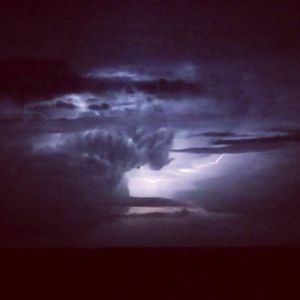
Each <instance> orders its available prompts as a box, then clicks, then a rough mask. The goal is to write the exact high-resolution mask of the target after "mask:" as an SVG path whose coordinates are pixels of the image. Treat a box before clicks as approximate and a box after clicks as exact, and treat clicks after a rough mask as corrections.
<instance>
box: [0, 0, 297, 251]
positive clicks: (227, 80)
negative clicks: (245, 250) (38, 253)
mask: <svg viewBox="0 0 300 300" xmlns="http://www.w3.org/2000/svg"><path fill="white" fill-rule="evenodd" d="M277 2H278V3H277ZM277 2H275V1H253V0H252V1H247V0H244V1H231V2H229V1H226V3H225V1H224V2H222V1H194V2H192V1H179V0H176V1H88V0H86V1H22V2H21V1H2V2H1V10H0V40H1V43H0V137H1V145H0V162H1V169H0V220H1V222H0V236H1V239H0V247H21V248H23V247H87V248H90V247H108V246H113V247H123V246H126V247H127V246H138V247H148V246H149V247H150V246H151V247H164V246H175V247H186V246H196V247H201V246H286V245H288V246H291V245H292V246H295V245H297V246H299V245H300V219H299V214H300V156H299V154H300V119H299V113H300V76H299V72H300V55H299V53H300V39H299V29H300V18H299V15H300V10H299V9H300V6H299V5H297V4H296V1H293V2H292V1H277Z"/></svg>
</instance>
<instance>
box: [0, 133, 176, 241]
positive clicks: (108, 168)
mask: <svg viewBox="0 0 300 300" xmlns="http://www.w3.org/2000/svg"><path fill="white" fill-rule="evenodd" d="M172 137H173V135H172V134H170V133H169V131H168V130H166V129H160V130H158V131H157V132H149V131H146V132H141V131H140V132H138V133H137V135H136V136H135V139H134V140H132V139H130V137H129V136H127V135H126V133H123V134H120V133H117V132H115V133H114V132H112V131H107V130H104V129H102V130H96V131H95V130H94V131H88V132H83V133H82V132H81V133H77V134H70V135H66V136H65V135H59V136H57V135H55V136H48V135H47V136H45V138H44V139H42V138H41V137H39V136H37V137H36V138H32V140H31V143H33V148H32V147H30V140H28V138H27V139H25V141H24V143H20V141H21V140H20V139H19V138H18V139H17V141H18V143H13V138H12V143H7V144H6V145H3V146H2V147H1V152H0V161H1V165H2V168H1V172H0V183H1V184H0V186H1V187H0V193H1V195H2V196H1V213H0V215H1V220H2V222H1V226H0V231H1V234H2V236H6V237H7V238H8V237H9V241H7V242H8V244H10V245H14V241H15V240H16V241H17V244H16V245H18V242H19V243H20V244H22V245H24V243H25V244H26V241H27V242H28V243H29V244H31V243H35V242H37V241H38V240H39V239H40V238H41V239H45V240H47V239H50V240H51V241H53V242H54V243H61V242H62V241H65V242H66V243H67V244H68V243H72V242H74V241H76V240H77V239H80V240H81V241H82V240H83V239H84V236H85V235H86V234H88V233H89V232H90V230H92V229H93V228H94V226H96V225H97V226H99V225H101V224H102V223H103V222H107V221H109V222H111V221H112V220H113V219H114V218H116V217H120V216H122V214H123V213H124V212H126V210H127V209H128V205H129V203H127V204H128V205H126V202H125V203H120V204H118V203H119V202H120V201H122V200H123V199H126V198H128V196H129V195H128V189H127V187H126V182H125V181H123V180H122V176H123V174H124V172H126V171H128V170H130V169H132V168H135V167H138V166H140V165H142V164H147V163H148V164H149V165H150V166H151V167H153V168H161V167H163V165H164V164H166V163H168V161H169V160H168V149H169V148H170V143H171V140H172ZM129 201H130V202H131V204H133V203H136V204H141V202H143V203H144V204H145V203H146V199H145V201H134V199H132V200H129ZM151 202H153V203H155V204H161V202H164V201H155V200H153V199H152V200H151V199H150V205H151ZM102 203H103V204H102ZM165 205H166V203H165ZM1 245H2V246H3V245H5V241H3V243H2V244H1Z"/></svg>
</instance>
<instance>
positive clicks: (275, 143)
mask: <svg viewBox="0 0 300 300" xmlns="http://www.w3.org/2000/svg"><path fill="white" fill-rule="evenodd" d="M215 136H216V135H215ZM299 142H300V135H299V134H291V135H276V136H271V137H259V138H246V139H221V140H216V141H214V142H213V143H212V144H213V145H215V146H212V147H199V148H186V149H172V151H173V152H186V153H210V154H218V153H247V152H260V151H272V150H276V149H280V148H283V147H287V146H292V145H298V146H299ZM216 146H218V147H216Z"/></svg>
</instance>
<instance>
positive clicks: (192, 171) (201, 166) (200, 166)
mask: <svg viewBox="0 0 300 300" xmlns="http://www.w3.org/2000/svg"><path fill="white" fill-rule="evenodd" d="M223 157H224V154H221V155H220V156H219V157H218V158H217V159H216V160H215V161H212V162H209V163H205V164H198V165H197V166H195V167H194V168H181V169H178V170H177V172H179V173H185V174H197V173H198V172H199V170H200V169H204V168H208V167H211V166H214V165H217V164H218V163H219V162H220V161H221V160H222V158H223ZM177 172H176V174H177V175H178V173H177Z"/></svg>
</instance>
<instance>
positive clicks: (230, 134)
mask: <svg viewBox="0 0 300 300" xmlns="http://www.w3.org/2000/svg"><path fill="white" fill-rule="evenodd" d="M199 136H204V137H212V138H216V137H235V136H240V135H239V134H237V133H235V132H232V131H207V132H200V133H194V134H191V135H189V136H188V137H199Z"/></svg>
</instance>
